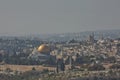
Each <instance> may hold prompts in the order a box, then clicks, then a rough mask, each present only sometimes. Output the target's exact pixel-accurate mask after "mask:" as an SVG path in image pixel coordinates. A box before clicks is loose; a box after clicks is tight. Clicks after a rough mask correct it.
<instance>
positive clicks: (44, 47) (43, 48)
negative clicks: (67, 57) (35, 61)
mask: <svg viewBox="0 0 120 80" xmlns="http://www.w3.org/2000/svg"><path fill="white" fill-rule="evenodd" d="M38 52H41V53H48V52H50V48H49V47H48V46H47V45H45V44H42V45H40V46H39V47H38Z"/></svg>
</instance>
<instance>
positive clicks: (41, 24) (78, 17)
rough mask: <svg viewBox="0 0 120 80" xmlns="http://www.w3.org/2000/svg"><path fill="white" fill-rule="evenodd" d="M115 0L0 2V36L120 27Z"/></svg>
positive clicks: (22, 0)
mask: <svg viewBox="0 0 120 80" xmlns="http://www.w3.org/2000/svg"><path fill="white" fill-rule="evenodd" d="M119 3H120V1H119V0H114V1H113V0H84V1H83V0H74V1H73V0H41V1H39V0H34V1H33V0H4V1H0V17H1V18H0V35H26V34H27V35H29V34H51V33H67V32H83V31H94V30H104V29H105V30H109V29H120V23H119V21H120V16H119V14H120V10H119V8H120V5H119Z"/></svg>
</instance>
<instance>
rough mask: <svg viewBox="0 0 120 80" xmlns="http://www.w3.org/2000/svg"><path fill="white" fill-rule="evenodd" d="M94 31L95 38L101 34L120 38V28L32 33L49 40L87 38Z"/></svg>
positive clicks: (105, 36)
mask: <svg viewBox="0 0 120 80" xmlns="http://www.w3.org/2000/svg"><path fill="white" fill-rule="evenodd" d="M93 33H94V37H95V39H100V37H101V36H103V37H104V38H105V39H106V38H111V39H115V38H120V29H119V30H97V31H84V32H74V33H61V34H42V35H32V36H34V37H39V38H41V39H43V40H49V41H68V40H71V39H77V40H86V39H87V38H88V36H89V35H92V34H93Z"/></svg>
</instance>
